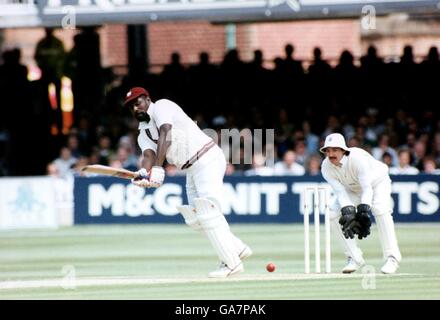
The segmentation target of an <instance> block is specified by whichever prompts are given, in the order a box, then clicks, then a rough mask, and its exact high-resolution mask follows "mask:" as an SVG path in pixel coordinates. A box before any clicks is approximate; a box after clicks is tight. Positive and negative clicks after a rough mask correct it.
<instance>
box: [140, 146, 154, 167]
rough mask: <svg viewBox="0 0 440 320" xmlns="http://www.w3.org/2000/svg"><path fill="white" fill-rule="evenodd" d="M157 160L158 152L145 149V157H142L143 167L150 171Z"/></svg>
mask: <svg viewBox="0 0 440 320" xmlns="http://www.w3.org/2000/svg"><path fill="white" fill-rule="evenodd" d="M155 161H156V153H155V152H154V151H153V150H151V149H146V150H145V151H144V158H143V159H142V168H145V169H146V170H147V171H150V170H151V168H152V167H153V165H154V162H155Z"/></svg>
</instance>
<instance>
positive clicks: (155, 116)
mask: <svg viewBox="0 0 440 320" xmlns="http://www.w3.org/2000/svg"><path fill="white" fill-rule="evenodd" d="M147 113H148V115H149V116H150V121H149V122H148V123H147V122H145V121H144V122H140V123H139V136H138V145H139V147H140V148H141V150H142V152H144V151H145V150H147V149H151V150H153V151H154V152H155V153H157V141H158V139H159V129H160V127H161V126H162V125H163V124H166V123H167V124H171V126H172V127H171V135H170V137H167V140H168V139H169V140H171V145H170V147H169V148H168V150H167V154H166V159H167V161H168V162H169V163H171V164H174V165H175V166H176V167H178V168H181V167H182V166H183V165H184V164H185V163H186V162H187V161H188V160H189V159H190V158H191V157H193V156H194V155H195V154H196V153H197V151H199V150H201V149H202V148H203V147H204V146H206V145H207V144H210V143H212V142H213V140H212V139H211V138H210V137H209V136H208V135H206V134H205V133H204V132H203V131H202V130H200V128H199V127H198V126H197V124H196V123H195V122H194V121H193V120H192V119H191V118H190V117H188V116H187V115H186V113H185V112H183V110H182V108H180V107H179V106H178V105H177V104H176V103H174V102H172V101H170V100H167V99H161V100H158V101H156V102H155V103H153V102H151V104H150V106H149V108H148V111H147Z"/></svg>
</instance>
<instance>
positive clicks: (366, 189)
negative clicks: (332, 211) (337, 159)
mask: <svg viewBox="0 0 440 320" xmlns="http://www.w3.org/2000/svg"><path fill="white" fill-rule="evenodd" d="M348 150H349V151H350V154H349V155H344V156H343V157H342V159H341V166H340V167H339V166H335V165H333V164H332V163H331V162H330V160H329V159H328V158H327V157H326V158H325V159H324V161H323V162H322V166H321V171H322V175H323V177H324V179H325V180H326V181H327V182H328V183H329V184H330V185H331V187H332V188H333V190H334V191H335V194H336V196H337V199H338V201H339V204H340V206H341V207H345V206H348V205H354V204H353V203H352V201H351V200H350V198H349V196H348V194H347V192H348V191H349V192H352V193H355V194H360V195H361V203H365V204H368V205H370V206H371V204H372V200H373V188H374V187H375V186H376V185H377V184H378V183H380V182H381V181H382V180H383V179H389V175H388V167H387V165H386V164H384V163H382V162H380V161H378V160H376V159H374V158H373V156H372V155H370V154H369V153H368V152H366V151H365V150H363V149H360V148H348Z"/></svg>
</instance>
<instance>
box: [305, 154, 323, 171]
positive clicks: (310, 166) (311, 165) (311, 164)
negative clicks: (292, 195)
mask: <svg viewBox="0 0 440 320" xmlns="http://www.w3.org/2000/svg"><path fill="white" fill-rule="evenodd" d="M321 161H322V159H321V156H320V155H319V154H313V155H311V156H310V157H309V159H308V161H307V166H306V173H307V174H308V175H310V176H319V175H320V174H321Z"/></svg>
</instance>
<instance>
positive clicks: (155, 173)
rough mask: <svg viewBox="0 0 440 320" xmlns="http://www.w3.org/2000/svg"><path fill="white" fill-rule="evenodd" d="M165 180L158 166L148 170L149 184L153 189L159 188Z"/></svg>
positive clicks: (161, 169)
mask: <svg viewBox="0 0 440 320" xmlns="http://www.w3.org/2000/svg"><path fill="white" fill-rule="evenodd" d="M164 179H165V170H164V169H163V168H162V167H160V166H154V167H152V168H151V170H150V179H149V180H150V184H151V186H152V187H153V188H159V187H160V186H161V185H162V184H163V181H164Z"/></svg>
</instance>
